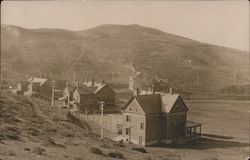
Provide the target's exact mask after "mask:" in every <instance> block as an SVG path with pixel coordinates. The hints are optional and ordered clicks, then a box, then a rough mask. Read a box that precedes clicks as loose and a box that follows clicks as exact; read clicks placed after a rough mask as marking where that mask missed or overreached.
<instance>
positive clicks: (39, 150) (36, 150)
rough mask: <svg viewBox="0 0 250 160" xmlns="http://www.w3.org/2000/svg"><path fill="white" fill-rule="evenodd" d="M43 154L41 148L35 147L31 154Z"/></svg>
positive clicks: (43, 150)
mask: <svg viewBox="0 0 250 160" xmlns="http://www.w3.org/2000/svg"><path fill="white" fill-rule="evenodd" d="M43 152H45V149H43V148H41V147H35V148H34V149H33V153H36V154H38V155H43Z"/></svg>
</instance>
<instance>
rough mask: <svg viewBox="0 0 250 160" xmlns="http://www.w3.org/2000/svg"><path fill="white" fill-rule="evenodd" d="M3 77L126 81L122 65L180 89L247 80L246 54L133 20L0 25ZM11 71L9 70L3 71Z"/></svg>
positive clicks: (247, 57)
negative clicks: (74, 25) (78, 26)
mask: <svg viewBox="0 0 250 160" xmlns="http://www.w3.org/2000/svg"><path fill="white" fill-rule="evenodd" d="M1 31H2V32H1V33H2V34H1V38H2V48H1V51H2V57H3V61H4V62H6V65H5V68H6V71H5V72H6V73H5V77H10V78H14V77H21V76H22V77H24V75H25V74H27V73H29V74H35V73H36V74H38V73H41V72H43V73H47V74H49V73H50V72H52V73H53V75H57V76H61V75H63V74H64V75H65V77H66V78H71V77H72V72H73V71H75V72H76V77H77V79H78V80H80V81H81V80H82V81H83V80H84V79H85V78H86V77H89V78H96V79H99V80H100V79H101V78H104V79H105V80H106V81H110V80H111V77H112V72H114V76H115V81H116V82H119V83H127V81H128V74H129V71H128V66H129V64H131V63H133V65H134V67H135V69H136V70H138V71H141V72H143V73H144V74H145V75H147V76H148V77H151V78H152V77H154V76H155V75H158V76H159V77H160V78H164V79H168V80H169V82H170V83H171V84H174V85H178V86H180V87H182V88H185V89H190V88H196V86H197V76H200V86H201V88H202V89H215V88H216V89H217V88H224V87H227V86H231V85H232V84H233V79H234V78H233V75H234V72H236V73H237V74H236V75H237V76H236V82H235V83H236V84H247V81H248V74H249V67H248V66H249V54H248V52H246V51H241V50H238V49H233V48H226V47H221V46H214V45H210V44H206V43H201V42H198V41H194V40H191V39H188V38H185V37H181V36H176V35H173V34H169V33H165V32H162V31H160V30H157V29H153V28H148V27H143V26H139V25H101V26H98V27H95V28H92V29H88V30H84V31H69V30H63V29H46V28H42V29H24V28H21V27H17V26H10V25H2V27H1ZM9 73H11V74H9Z"/></svg>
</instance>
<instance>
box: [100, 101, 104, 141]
mask: <svg viewBox="0 0 250 160" xmlns="http://www.w3.org/2000/svg"><path fill="white" fill-rule="evenodd" d="M103 107H104V101H101V102H100V109H101V140H103Z"/></svg>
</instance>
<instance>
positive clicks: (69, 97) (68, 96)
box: [59, 81, 76, 108]
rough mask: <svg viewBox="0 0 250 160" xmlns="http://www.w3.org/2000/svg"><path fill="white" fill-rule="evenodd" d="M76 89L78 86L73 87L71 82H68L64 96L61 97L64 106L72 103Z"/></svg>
mask: <svg viewBox="0 0 250 160" xmlns="http://www.w3.org/2000/svg"><path fill="white" fill-rule="evenodd" d="M75 89H76V87H73V86H72V85H70V84H69V82H68V81H67V82H66V86H65V88H64V89H63V92H62V97H60V98H59V100H61V101H62V102H63V107H66V106H67V107H68V108H69V105H70V102H71V101H73V92H74V90H75Z"/></svg>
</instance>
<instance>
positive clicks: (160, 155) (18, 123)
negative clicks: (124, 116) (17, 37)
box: [0, 92, 250, 160]
mask: <svg viewBox="0 0 250 160" xmlns="http://www.w3.org/2000/svg"><path fill="white" fill-rule="evenodd" d="M185 103H186V104H187V105H188V107H189V113H188V119H189V120H192V121H196V122H200V123H202V124H203V126H202V133H203V134H202V140H201V141H200V142H197V143H190V144H189V143H188V144H186V145H185V144H184V145H156V146H152V147H144V149H145V150H146V152H147V153H141V152H138V151H136V150H133V148H135V147H136V148H138V147H139V146H135V145H128V144H127V145H126V143H124V144H122V143H117V142H111V141H110V140H108V139H106V138H104V140H103V141H101V140H100V137H99V136H97V134H98V133H97V132H96V131H94V130H93V128H92V127H91V124H90V123H88V122H86V121H81V123H75V122H76V121H75V122H74V121H72V120H71V119H69V117H68V116H66V115H67V109H62V108H61V107H59V106H58V103H55V104H56V105H55V107H54V108H53V109H51V108H50V103H49V101H45V100H42V99H38V98H31V97H23V96H20V95H13V94H10V93H7V92H1V94H0V159H2V160H7V159H8V160H9V159H11V160H33V159H40V160H52V159H53V160H59V159H60V160H111V159H116V160H118V159H119V158H112V157H114V156H120V157H121V158H122V156H123V157H124V159H127V160H185V159H190V160H235V159H245V157H247V156H248V146H249V143H248V127H247V126H248V113H247V112H245V111H246V110H247V109H248V108H249V104H250V103H249V101H248V102H243V101H185ZM235 106H237V107H235ZM225 113H226V114H225ZM223 114H224V116H223V120H221V115H223ZM232 126H234V127H232ZM99 131H100V130H99ZM99 133H100V132H99ZM104 136H105V132H104Z"/></svg>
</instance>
